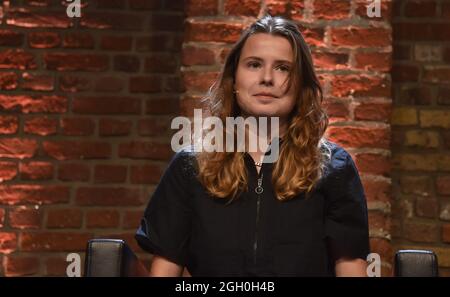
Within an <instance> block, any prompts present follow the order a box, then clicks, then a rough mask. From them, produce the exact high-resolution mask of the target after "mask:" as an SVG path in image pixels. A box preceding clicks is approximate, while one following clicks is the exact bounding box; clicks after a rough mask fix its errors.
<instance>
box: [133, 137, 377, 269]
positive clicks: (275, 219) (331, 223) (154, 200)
mask: <svg viewBox="0 0 450 297" xmlns="http://www.w3.org/2000/svg"><path fill="white" fill-rule="evenodd" d="M330 143H331V145H332V157H331V160H330V162H329V163H328V164H327V166H326V170H325V174H324V176H323V177H322V179H321V180H320V182H319V183H318V185H317V186H316V187H315V189H314V191H313V192H312V193H311V196H310V197H309V198H307V199H305V194H304V193H301V194H299V195H298V196H297V197H295V198H293V199H292V200H289V201H285V202H280V201H278V200H277V199H276V198H275V193H274V191H273V188H272V184H271V172H272V169H273V166H274V164H271V163H263V165H262V168H261V170H260V172H259V175H258V173H257V170H256V167H255V165H254V161H253V159H252V157H251V156H250V155H249V154H248V153H245V154H244V157H245V163H246V167H247V172H248V180H249V185H248V189H249V191H245V192H243V193H242V194H241V195H240V197H239V198H238V199H237V200H236V201H233V202H232V203H230V204H227V200H226V199H217V198H216V199H214V198H212V197H211V196H209V195H208V194H207V193H206V190H205V188H204V187H203V186H202V185H201V184H200V182H199V181H198V180H197V179H196V177H195V174H196V173H197V167H196V166H195V165H196V164H197V163H196V159H195V153H194V152H192V150H182V151H180V152H178V153H176V154H175V155H174V157H173V158H172V160H171V161H170V163H169V166H168V168H167V169H166V171H165V172H164V174H163V176H162V178H161V180H160V182H159V184H158V186H157V187H156V189H155V191H154V193H153V195H152V197H151V199H150V202H149V204H148V205H147V208H146V209H145V212H144V216H143V218H142V220H141V224H140V227H139V229H138V230H137V233H136V236H135V238H136V240H137V242H138V244H139V245H140V246H141V247H142V248H143V249H144V250H146V251H148V252H150V253H152V254H157V255H160V256H163V257H165V258H167V259H169V260H170V261H172V262H175V263H177V264H179V265H182V266H186V267H187V269H188V271H189V272H190V273H191V275H192V276H333V275H334V262H335V260H336V259H339V258H340V257H350V258H361V259H364V260H365V259H366V257H367V255H368V254H369V235H368V221H367V205H366V199H365V194H364V190H363V187H362V184H361V181H360V177H359V174H358V172H357V169H356V166H355V164H354V162H353V160H352V158H351V156H350V154H349V153H348V152H347V151H346V150H345V149H343V148H342V147H340V146H339V145H337V144H335V143H333V142H330ZM269 152H270V151H269ZM269 152H267V153H266V155H267V154H268V153H269ZM261 175H262V176H263V178H262V187H263V189H264V191H263V192H262V193H261V194H257V193H256V192H255V190H254V189H255V188H256V186H257V179H258V176H261Z"/></svg>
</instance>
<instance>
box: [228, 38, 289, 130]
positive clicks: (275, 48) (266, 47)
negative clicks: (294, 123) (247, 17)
mask: <svg viewBox="0 0 450 297" xmlns="http://www.w3.org/2000/svg"><path fill="white" fill-rule="evenodd" d="M293 59H294V54H293V51H292V47H291V44H290V43H289V41H288V40H287V39H286V38H284V37H281V36H274V35H270V34H266V33H257V34H253V35H251V36H250V37H249V38H248V39H247V40H246V42H245V44H244V47H243V48H242V51H241V56H240V58H239V63H238V67H237V71H236V77H235V84H234V89H235V90H236V91H237V93H236V99H237V103H238V105H239V107H240V108H241V111H242V113H243V114H242V115H243V116H255V117H258V116H266V117H279V121H280V124H281V123H283V122H285V121H286V120H287V117H288V116H289V114H290V112H291V111H292V109H293V108H294V106H295V100H296V92H295V87H294V84H291V87H290V89H289V90H287V85H288V80H289V70H290V69H291V67H294V60H293Z"/></svg>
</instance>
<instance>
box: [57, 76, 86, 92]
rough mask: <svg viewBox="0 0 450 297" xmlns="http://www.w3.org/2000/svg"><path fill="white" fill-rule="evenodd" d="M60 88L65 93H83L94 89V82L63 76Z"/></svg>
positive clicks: (79, 77)
mask: <svg viewBox="0 0 450 297" xmlns="http://www.w3.org/2000/svg"><path fill="white" fill-rule="evenodd" d="M59 88H60V89H61V91H64V92H72V93H75V92H83V91H89V90H90V89H91V88H92V80H91V79H89V78H87V77H83V76H76V75H61V76H60V77H59Z"/></svg>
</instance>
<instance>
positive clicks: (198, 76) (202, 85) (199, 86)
mask: <svg viewBox="0 0 450 297" xmlns="http://www.w3.org/2000/svg"><path fill="white" fill-rule="evenodd" d="M217 77H218V73H217V72H206V71H202V72H195V71H186V72H183V82H184V85H185V87H186V89H187V90H190V91H207V90H208V89H209V87H210V86H211V85H212V84H213V83H214V82H215V80H216V79H217Z"/></svg>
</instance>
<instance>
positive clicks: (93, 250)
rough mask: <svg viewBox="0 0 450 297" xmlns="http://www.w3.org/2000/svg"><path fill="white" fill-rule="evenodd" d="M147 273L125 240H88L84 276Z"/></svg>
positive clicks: (140, 274) (138, 274)
mask: <svg viewBox="0 0 450 297" xmlns="http://www.w3.org/2000/svg"><path fill="white" fill-rule="evenodd" d="M146 273H147V272H146V270H145V268H144V267H143V266H142V264H141V263H140V262H139V260H138V259H137V257H136V255H135V254H134V253H133V251H132V250H131V249H130V248H129V247H128V245H127V244H126V243H125V241H123V240H121V239H91V240H89V241H88V244H87V249H86V260H85V273H84V276H87V277H89V276H105V277H106V276H143V275H145V274H146ZM147 276H148V274H147Z"/></svg>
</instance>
